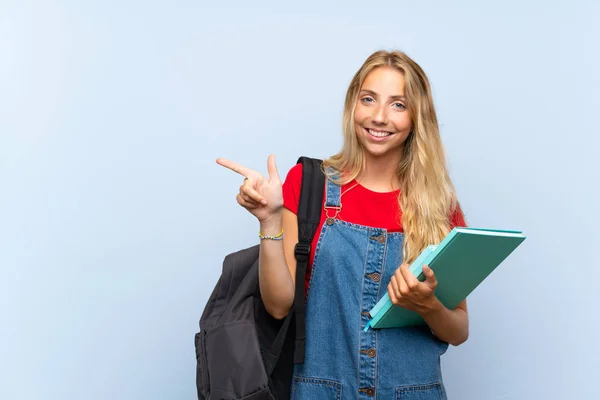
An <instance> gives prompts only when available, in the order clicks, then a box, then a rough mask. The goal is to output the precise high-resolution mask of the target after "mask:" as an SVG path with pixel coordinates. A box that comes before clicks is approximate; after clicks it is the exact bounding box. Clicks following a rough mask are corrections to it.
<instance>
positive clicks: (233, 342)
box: [206, 320, 268, 399]
mask: <svg viewBox="0 0 600 400" xmlns="http://www.w3.org/2000/svg"><path fill="white" fill-rule="evenodd" d="M206 361H207V364H208V369H209V370H210V376H209V381H210V392H211V397H212V396H214V395H216V394H218V398H219V399H221V398H225V399H240V398H245V397H246V396H250V395H252V394H255V393H259V392H261V391H262V390H264V389H265V388H267V387H268V380H267V374H266V372H265V368H264V364H263V361H262V357H261V352H260V347H259V345H258V338H257V336H256V331H255V328H254V324H253V321H247V320H242V321H233V322H229V323H226V324H223V325H221V326H217V327H216V328H215V329H212V330H210V331H209V332H208V333H207V335H206ZM248 398H253V397H248Z"/></svg>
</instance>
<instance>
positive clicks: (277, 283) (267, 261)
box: [259, 214, 294, 319]
mask: <svg viewBox="0 0 600 400" xmlns="http://www.w3.org/2000/svg"><path fill="white" fill-rule="evenodd" d="M282 226H283V222H282V216H281V215H280V214H279V215H273V216H272V217H271V218H270V219H269V220H268V221H264V222H261V224H260V232H261V233H262V234H263V235H264V236H275V235H277V234H279V233H280V232H281V231H282ZM259 285H260V293H261V297H262V300H263V303H264V305H265V308H266V309H267V311H268V312H269V314H271V315H272V316H273V317H275V318H278V319H281V318H284V317H285V316H286V315H287V314H288V312H289V310H290V308H291V306H292V304H293V302H294V281H293V279H292V276H291V275H290V270H289V268H288V266H287V263H286V260H285V253H284V247H283V240H271V239H265V240H261V244H260V256H259Z"/></svg>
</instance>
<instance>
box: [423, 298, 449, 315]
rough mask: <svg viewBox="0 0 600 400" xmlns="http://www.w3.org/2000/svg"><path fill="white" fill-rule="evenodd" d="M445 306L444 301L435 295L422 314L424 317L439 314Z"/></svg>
mask: <svg viewBox="0 0 600 400" xmlns="http://www.w3.org/2000/svg"><path fill="white" fill-rule="evenodd" d="M444 308H446V307H444V305H443V304H442V302H441V301H440V300H439V299H438V298H437V297H436V296H433V298H432V299H431V301H430V302H429V303H428V304H427V306H426V307H425V309H424V310H423V312H422V313H421V314H422V316H423V317H429V316H431V315H435V314H439V313H440V312H442V311H443V310H444Z"/></svg>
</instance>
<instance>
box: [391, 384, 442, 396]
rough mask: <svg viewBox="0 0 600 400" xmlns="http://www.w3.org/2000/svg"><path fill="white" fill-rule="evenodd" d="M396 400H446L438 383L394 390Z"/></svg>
mask: <svg viewBox="0 0 600 400" xmlns="http://www.w3.org/2000/svg"><path fill="white" fill-rule="evenodd" d="M396 400H446V395H445V393H444V390H443V388H442V384H441V383H439V382H436V383H428V384H424V385H411V386H402V387H399V388H396Z"/></svg>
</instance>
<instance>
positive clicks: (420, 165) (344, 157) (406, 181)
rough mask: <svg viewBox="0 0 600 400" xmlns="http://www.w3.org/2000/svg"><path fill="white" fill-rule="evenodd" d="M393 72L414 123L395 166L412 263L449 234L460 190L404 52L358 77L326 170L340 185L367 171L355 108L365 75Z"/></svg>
mask: <svg viewBox="0 0 600 400" xmlns="http://www.w3.org/2000/svg"><path fill="white" fill-rule="evenodd" d="M380 67H392V68H395V69H396V70H398V71H400V73H402V75H403V76H404V80H405V86H406V88H405V91H406V93H405V96H406V98H407V108H408V111H409V113H410V117H411V121H412V127H413V129H412V131H411V133H410V134H409V136H408V138H407V139H406V142H405V144H404V148H403V150H402V152H403V153H402V158H401V161H400V163H399V165H398V167H397V175H398V178H399V182H400V195H399V196H398V201H399V206H400V209H401V210H402V218H401V221H400V222H401V224H402V227H403V229H404V234H405V238H404V244H403V249H402V253H403V259H404V262H407V263H411V262H412V261H414V260H415V259H416V258H417V257H418V255H419V253H420V252H421V251H422V250H423V249H424V248H425V247H426V246H428V245H430V244H438V243H439V242H440V241H441V240H442V239H443V238H444V236H446V235H447V234H448V232H449V231H450V224H451V221H450V218H451V215H452V213H453V212H454V211H455V210H456V207H457V200H456V191H455V188H454V185H453V183H452V181H451V180H450V176H449V174H448V170H447V167H446V156H445V152H444V148H443V145H442V140H441V138H440V132H439V127H438V121H437V116H436V113H435V108H434V104H433V97H432V94H431V87H430V85H429V80H428V79H427V76H426V75H425V72H424V71H423V70H422V69H421V67H420V66H419V65H418V64H417V63H416V62H415V61H413V60H412V59H411V58H410V57H408V56H407V55H406V54H405V53H403V52H400V51H393V52H388V51H377V52H375V53H373V54H371V55H370V56H369V57H368V58H367V59H366V60H365V62H364V63H363V65H362V66H361V67H360V69H359V70H358V71H357V72H356V74H355V75H354V77H353V79H352V81H351V82H350V86H349V87H348V91H347V93H346V100H345V105H344V117H343V132H344V144H343V147H342V149H341V151H340V152H339V153H338V154H336V155H334V156H332V157H330V158H328V159H326V160H325V163H324V165H325V166H326V167H327V166H330V167H332V168H333V169H334V170H336V171H340V172H341V174H339V175H338V177H339V178H336V177H334V176H333V175H331V174H329V175H330V176H329V178H330V179H332V180H333V181H335V182H336V183H338V184H345V183H348V182H350V181H352V180H353V179H355V178H356V177H357V176H358V175H359V174H360V172H361V170H362V169H363V168H364V162H365V158H364V155H363V151H364V150H363V147H362V145H361V144H360V142H359V140H358V138H357V136H356V132H355V124H354V109H355V107H356V103H357V101H358V94H359V92H360V89H361V87H362V84H363V82H364V81H365V78H366V77H367V75H368V74H369V73H370V72H371V71H373V70H374V69H376V68H380Z"/></svg>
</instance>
